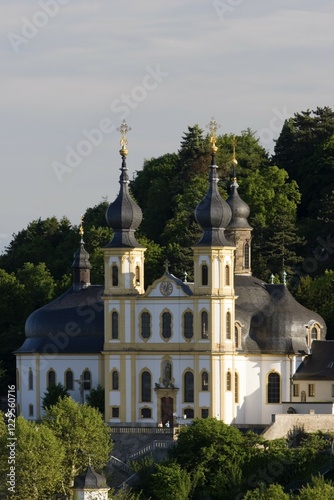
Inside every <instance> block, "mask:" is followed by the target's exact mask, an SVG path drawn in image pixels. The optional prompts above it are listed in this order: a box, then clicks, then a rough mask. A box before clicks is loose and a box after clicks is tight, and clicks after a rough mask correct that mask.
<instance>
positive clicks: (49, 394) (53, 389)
mask: <svg viewBox="0 0 334 500" xmlns="http://www.w3.org/2000/svg"><path fill="white" fill-rule="evenodd" d="M66 396H69V393H68V392H67V390H66V389H65V387H64V386H63V385H62V384H61V383H60V382H59V383H58V384H55V385H51V386H50V387H48V388H47V390H46V392H45V393H44V397H43V399H42V408H43V409H44V410H46V409H47V408H50V407H51V406H53V405H55V404H57V403H58V401H59V399H63V398H65V397H66Z"/></svg>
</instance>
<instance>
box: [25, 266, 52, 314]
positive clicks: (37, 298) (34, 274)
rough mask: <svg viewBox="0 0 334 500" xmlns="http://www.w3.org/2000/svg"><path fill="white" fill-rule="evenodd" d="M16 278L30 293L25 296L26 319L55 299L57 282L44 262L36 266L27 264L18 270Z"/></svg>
mask: <svg viewBox="0 0 334 500" xmlns="http://www.w3.org/2000/svg"><path fill="white" fill-rule="evenodd" d="M16 276H17V279H18V280H19V282H20V283H22V285H24V287H25V289H26V290H27V292H28V291H29V293H26V294H25V298H26V305H25V310H24V315H25V317H27V316H28V315H29V314H30V313H31V312H33V311H35V310H36V309H39V308H40V307H42V306H44V305H45V304H47V303H48V302H50V301H51V300H52V299H53V298H54V291H55V281H54V279H53V277H52V276H51V273H50V271H49V270H48V269H47V267H46V265H45V263H44V262H43V263H39V264H36V265H35V264H32V263H31V262H25V264H23V267H22V268H21V269H18V270H17V273H16Z"/></svg>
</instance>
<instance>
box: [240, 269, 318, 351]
mask: <svg viewBox="0 0 334 500" xmlns="http://www.w3.org/2000/svg"><path fill="white" fill-rule="evenodd" d="M235 294H236V295H237V296H238V298H237V300H236V311H235V320H236V321H238V322H240V324H241V325H242V332H243V335H242V347H243V349H245V350H247V351H248V352H252V351H253V352H263V353H270V352H272V353H275V352H276V353H277V352H281V353H293V352H295V353H296V352H298V351H305V352H307V341H306V327H305V325H307V324H309V322H310V321H312V320H313V321H316V322H317V323H319V324H320V325H321V326H322V328H321V338H322V340H325V338H326V326H325V321H324V319H323V318H322V317H321V316H320V315H319V314H317V313H315V312H313V311H311V310H309V309H307V308H306V307H304V306H302V305H301V304H299V303H298V302H297V301H296V300H295V299H294V297H293V296H292V295H291V293H290V292H289V290H288V289H287V287H286V286H284V285H268V284H266V283H263V282H262V281H261V280H259V279H257V278H254V277H252V276H239V275H236V276H235Z"/></svg>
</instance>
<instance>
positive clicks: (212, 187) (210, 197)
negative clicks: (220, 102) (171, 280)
mask: <svg viewBox="0 0 334 500" xmlns="http://www.w3.org/2000/svg"><path fill="white" fill-rule="evenodd" d="M208 126H209V128H210V130H211V138H210V142H211V154H212V157H211V158H212V159H211V165H210V174H209V190H208V192H207V194H206V196H205V197H204V198H203V200H202V201H201V202H200V203H199V204H198V205H197V207H196V209H195V219H196V221H197V222H198V224H199V225H200V226H201V227H202V229H203V235H202V238H201V239H200V241H199V242H198V243H197V244H196V246H200V245H201V246H231V243H230V242H229V241H228V240H227V239H226V237H225V234H224V230H225V228H226V226H227V225H228V224H229V222H230V220H231V217H232V212H231V209H230V207H229V205H228V204H227V203H226V201H224V200H223V198H222V197H221V196H220V193H219V190H218V180H219V178H218V174H217V168H218V167H217V165H216V158H215V154H216V152H217V149H218V148H217V146H216V136H215V132H216V130H217V128H218V124H217V122H216V120H215V119H214V118H212V119H211V122H210V123H209V125H208Z"/></svg>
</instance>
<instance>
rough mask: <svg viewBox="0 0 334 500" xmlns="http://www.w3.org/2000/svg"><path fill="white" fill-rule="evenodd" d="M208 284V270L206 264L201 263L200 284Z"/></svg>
mask: <svg viewBox="0 0 334 500" xmlns="http://www.w3.org/2000/svg"><path fill="white" fill-rule="evenodd" d="M208 284H209V272H208V266H207V265H206V264H203V266H202V285H203V286H207V285H208Z"/></svg>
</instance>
